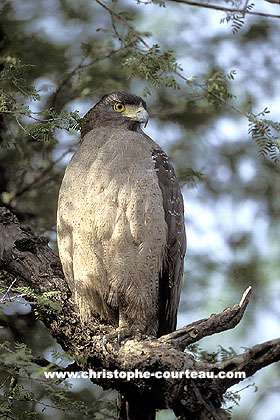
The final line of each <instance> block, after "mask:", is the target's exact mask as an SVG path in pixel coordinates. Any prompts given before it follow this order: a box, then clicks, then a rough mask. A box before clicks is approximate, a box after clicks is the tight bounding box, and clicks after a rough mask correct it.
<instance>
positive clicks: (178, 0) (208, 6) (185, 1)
mask: <svg viewBox="0 0 280 420" xmlns="http://www.w3.org/2000/svg"><path fill="white" fill-rule="evenodd" d="M169 1H171V2H174V3H183V4H187V5H189V6H196V7H202V8H205V9H212V10H220V11H221V12H227V13H242V14H244V15H255V16H262V17H269V18H277V19H280V16H279V15H272V14H270V13H263V12H253V11H251V10H246V9H245V8H244V9H234V8H230V7H224V6H218V5H216V4H209V3H199V2H196V1H189V0H169ZM266 1H269V0H266ZM272 2H273V3H276V2H275V1H270V3H272Z"/></svg>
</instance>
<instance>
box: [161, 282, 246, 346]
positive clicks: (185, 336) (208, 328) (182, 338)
mask: <svg viewBox="0 0 280 420" xmlns="http://www.w3.org/2000/svg"><path fill="white" fill-rule="evenodd" d="M251 291H252V288H251V286H249V287H248V288H247V290H246V291H245V292H244V294H243V296H242V298H241V301H240V303H239V304H237V305H234V306H233V308H226V309H225V310H224V311H223V312H221V313H219V314H213V315H211V316H210V318H204V319H200V320H199V321H195V322H193V323H192V324H189V325H187V326H186V327H183V328H180V329H179V330H177V331H174V332H172V333H170V334H167V335H164V336H163V337H161V338H160V339H159V341H160V342H162V343H164V342H169V343H171V344H172V345H174V346H178V347H179V348H180V349H182V350H184V349H185V348H186V347H187V346H189V345H190V344H192V343H195V342H196V341H199V340H201V339H202V338H204V337H207V336H209V335H213V334H217V333H219V332H222V331H226V330H230V329H231V328H234V327H236V325H237V324H238V323H239V322H240V321H241V319H242V317H243V315H244V312H245V309H246V308H247V305H248V303H249V297H250V295H251Z"/></svg>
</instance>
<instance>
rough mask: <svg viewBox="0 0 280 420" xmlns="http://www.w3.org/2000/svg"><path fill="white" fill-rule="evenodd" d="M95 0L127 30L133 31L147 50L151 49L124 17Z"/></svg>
mask: <svg viewBox="0 0 280 420" xmlns="http://www.w3.org/2000/svg"><path fill="white" fill-rule="evenodd" d="M95 1H96V3H98V4H99V5H100V6H101V7H103V9H105V10H107V12H109V13H110V15H113V16H115V18H116V19H118V20H119V21H120V22H122V23H123V25H124V26H126V27H127V28H128V29H129V31H130V32H132V33H133V35H134V36H135V38H137V39H138V40H139V41H140V42H141V43H142V44H143V45H145V47H146V48H148V50H150V49H151V47H150V46H149V45H148V44H147V43H146V41H144V40H143V38H142V37H141V36H140V35H139V33H138V32H136V31H135V30H134V28H133V26H131V25H130V24H129V23H128V22H127V21H126V20H125V19H123V18H122V17H121V16H120V15H118V14H117V13H115V12H114V11H113V10H112V9H110V8H109V7H108V6H106V5H105V4H103V3H102V2H101V1H100V0H95Z"/></svg>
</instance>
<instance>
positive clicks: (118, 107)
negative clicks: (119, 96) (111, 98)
mask: <svg viewBox="0 0 280 420" xmlns="http://www.w3.org/2000/svg"><path fill="white" fill-rule="evenodd" d="M114 110H115V111H117V112H122V111H123V110H124V104H121V103H120V102H117V103H116V104H115V105H114Z"/></svg>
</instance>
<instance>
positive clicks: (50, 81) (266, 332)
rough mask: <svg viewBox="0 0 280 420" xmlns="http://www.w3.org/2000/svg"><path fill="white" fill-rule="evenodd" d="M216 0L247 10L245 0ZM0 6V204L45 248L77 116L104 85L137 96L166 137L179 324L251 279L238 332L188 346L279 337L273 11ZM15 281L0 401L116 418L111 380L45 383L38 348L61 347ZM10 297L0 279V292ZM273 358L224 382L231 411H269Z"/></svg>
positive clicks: (68, 0)
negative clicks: (247, 376)
mask: <svg viewBox="0 0 280 420" xmlns="http://www.w3.org/2000/svg"><path fill="white" fill-rule="evenodd" d="M182 3H184V2H182ZM185 3H188V2H185ZM202 4H204V5H205V4H209V3H207V2H202ZM220 4H221V8H223V7H225V8H242V7H243V6H245V5H246V8H247V9H246V10H247V11H255V10H256V8H254V7H253V5H252V4H249V2H248V1H247V2H241V1H226V0H225V1H221V2H220ZM161 6H164V7H161ZM260 6H261V8H262V9H261V11H263V12H264V13H266V12H267V13H274V14H277V13H278V14H279V11H280V10H279V6H277V4H276V5H269V4H268V3H266V2H265V1H264V0H263V1H260V2H259V4H258V7H260ZM244 10H245V9H244ZM0 15H1V33H0V35H1V64H0V65H1V74H0V93H1V99H0V101H1V102H0V110H1V115H0V116H1V120H0V133H1V149H0V200H1V204H4V205H7V206H8V207H9V208H11V209H12V210H13V211H14V212H15V213H16V214H17V215H18V217H19V218H20V220H21V221H22V222H23V223H24V224H26V225H27V226H31V227H32V228H33V229H34V230H35V231H36V232H37V233H39V234H44V235H46V236H47V237H48V238H49V239H50V241H51V244H52V246H53V247H54V248H55V247H56V244H55V242H56V229H55V219H56V203H57V195H58V189H59V186H60V181H61V178H62V176H63V173H64V169H65V166H66V164H67V162H68V161H69V159H70V157H71V154H72V153H73V151H74V150H75V148H76V143H77V139H78V136H79V131H78V130H79V127H80V124H81V117H82V116H83V115H84V114H85V112H86V111H87V110H88V109H89V108H90V107H91V106H92V105H93V104H94V103H95V102H96V101H97V100H98V99H99V98H100V97H101V96H102V95H103V94H105V93H107V92H110V91H112V90H122V91H131V92H134V93H136V94H139V95H144V96H147V98H146V101H147V102H148V107H149V112H150V116H151V121H150V123H149V126H148V127H147V129H146V132H147V133H148V134H149V135H151V136H152V137H153V138H154V139H155V140H156V141H158V143H159V144H160V145H161V146H162V147H163V148H164V149H165V150H166V151H167V152H168V154H169V156H170V158H171V159H172V162H173V164H174V165H175V167H176V171H177V174H178V176H179V178H180V181H181V183H182V186H183V191H184V196H185V213H186V225H187V233H188V242H189V250H188V255H187V258H186V272H185V277H184V290H183V295H182V301H181V307H180V309H181V310H180V316H179V325H180V326H182V325H183V324H186V323H188V322H191V321H193V320H196V319H198V318H199V317H207V316H209V314H210V313H212V312H218V311H220V310H221V309H223V308H224V307H226V306H228V305H232V304H234V303H236V302H238V301H239V298H240V296H241V295H242V293H243V291H244V290H245V288H246V287H247V286H248V285H249V284H250V285H252V286H253V298H252V301H251V304H250V307H249V309H248V310H247V315H246V317H245V319H244V320H243V322H242V324H241V325H239V326H238V328H237V329H236V331H235V330H234V331H231V332H226V333H223V334H219V335H218V336H214V337H211V338H209V339H204V340H203V341H202V342H201V347H200V348H199V349H198V348H197V347H196V348H192V350H193V351H194V352H195V354H196V355H197V356H199V357H200V358H201V359H209V358H211V359H213V360H214V359H215V360H216V359H217V358H222V357H224V356H225V355H227V354H228V352H232V351H236V352H242V351H243V350H242V347H241V346H247V347H249V346H251V345H253V344H257V343H258V342H261V341H265V340H269V339H272V338H275V337H276V336H277V333H278V334H279V317H280V312H279V297H280V296H279V295H280V289H279V280H278V279H279V268H280V267H279V248H280V245H279V233H278V232H279V225H280V199H279V197H280V194H279V185H280V184H279V171H280V168H279V163H278V155H279V129H280V127H279V123H277V118H278V119H279V116H278V113H277V111H278V110H279V95H277V92H278V91H279V88H280V86H279V77H278V73H279V65H280V63H279V60H280V58H279V57H280V56H279V46H278V44H279V19H277V18H268V17H267V16H263V17H261V16H258V15H247V14H244V13H241V12H234V13H229V12H226V11H223V12H221V11H220V12H219V11H214V10H211V9H209V8H208V9H204V8H202V7H190V6H188V5H187V4H179V3H178V4H177V2H173V1H166V2H164V1H147V2H144V1H125V0H119V1H107V2H106V3H105V2H101V1H99V0H95V1H93V0H79V1H74V0H51V1H48V2H43V1H38V0H17V1H15V2H12V1H4V2H3V3H2V5H1V6H0ZM277 101H278V106H277ZM269 111H271V112H269ZM15 287H16V285H15ZM16 292H17V295H18V297H17V298H14V301H13V302H12V303H10V304H9V305H7V304H6V305H5V306H4V305H3V311H2V312H1V313H0V320H1V321H0V322H1V326H2V328H1V330H0V338H1V343H2V345H1V347H0V359H1V362H2V363H3V364H2V366H1V368H0V385H1V395H0V413H1V415H2V416H4V415H5V416H6V417H4V418H7V419H11V418H12V419H13V418H16V419H44V420H45V419H48V418H50V416H52V417H53V418H55V419H71V418H76V416H77V412H79V413H80V414H79V415H80V416H81V418H85V419H86V418H98V419H102V418H104V419H110V418H115V408H114V393H110V392H106V393H105V392H103V391H102V390H101V389H100V388H97V387H95V386H94V385H92V384H90V383H88V382H86V381H85V380H83V381H78V380H75V381H72V384H71V382H69V383H65V381H64V382H62V383H54V382H46V381H43V380H42V376H38V374H39V373H40V372H42V371H40V369H42V368H39V367H38V365H36V363H34V358H36V357H38V356H43V357H45V358H46V359H48V360H50V361H51V362H53V363H57V364H59V365H61V366H65V365H66V364H67V363H69V357H70V359H71V356H68V358H67V355H65V354H63V352H62V350H61V349H60V348H59V346H58V345H57V344H56V343H55V342H54V341H53V339H52V338H51V337H50V336H49V335H48V332H47V331H46V329H45V328H44V327H43V325H42V324H41V323H40V321H39V320H38V319H37V318H36V317H35V316H34V314H33V313H32V312H31V311H30V306H24V305H23V304H22V303H20V302H24V300H23V299H26V300H30V298H31V297H32V293H31V292H30V291H29V292H28V291H26V290H25V291H23V290H17V291H16ZM10 296H11V294H9V295H7V294H6V293H5V291H4V290H3V301H2V303H3V304H4V303H6V302H7V300H9V299H10ZM32 299H33V297H32ZM32 299H31V300H32ZM46 299H47V297H46ZM220 346H222V347H220ZM231 346H232V347H233V350H232V349H230V347H231ZM46 368H47V367H46ZM48 368H50V369H51V368H52V365H50V366H49V367H48ZM279 373H280V372H279V366H271V367H269V368H266V369H264V370H263V371H262V372H260V373H259V374H257V375H255V377H254V378H253V380H250V381H245V382H244V383H242V384H241V385H240V386H239V387H235V389H234V390H233V394H228V395H227V407H228V408H230V407H231V406H234V409H233V419H234V420H260V419H264V418H265V419H266V420H276V419H279V411H280V409H279V406H278V411H277V401H278V400H277V398H279V389H280V386H279V380H278V382H277V378H279ZM254 384H255V385H254ZM250 385H252V386H250ZM71 387H72V388H71ZM247 387H248V388H247ZM256 387H257V388H258V391H257V392H255V391H256ZM241 388H247V389H246V390H244V391H242V392H239V391H240V389H241ZM240 396H241V400H240V406H239V407H236V402H238V401H237V400H238V399H239V397H240ZM158 418H159V419H172V418H174V416H173V415H172V413H168V412H162V413H159V414H158Z"/></svg>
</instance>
